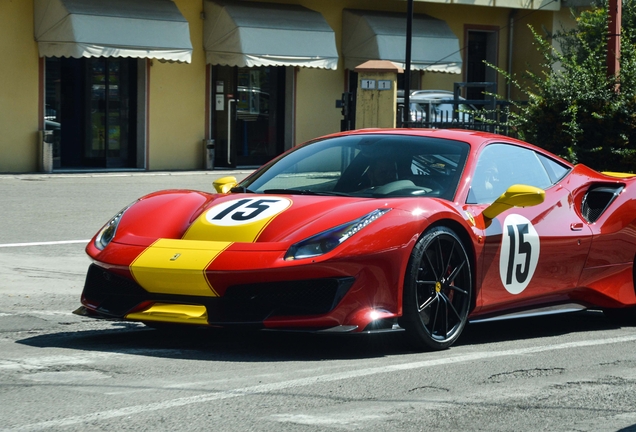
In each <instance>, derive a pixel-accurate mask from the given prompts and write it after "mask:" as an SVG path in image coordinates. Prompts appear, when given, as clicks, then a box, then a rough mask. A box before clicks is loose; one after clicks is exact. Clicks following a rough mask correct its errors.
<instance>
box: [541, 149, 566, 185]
mask: <svg viewBox="0 0 636 432" xmlns="http://www.w3.org/2000/svg"><path fill="white" fill-rule="evenodd" d="M537 156H539V160H540V161H541V163H542V164H543V166H544V167H545V169H546V171H547V172H548V175H549V176H550V180H551V181H552V184H555V183H557V182H558V181H559V180H561V179H562V178H563V177H565V175H566V174H567V173H569V172H570V167H568V166H565V165H562V164H560V163H559V162H557V161H555V160H554V159H550V158H549V157H547V156H544V155H542V154H540V153H537Z"/></svg>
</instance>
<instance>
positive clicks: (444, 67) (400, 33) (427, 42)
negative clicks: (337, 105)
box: [342, 9, 462, 74]
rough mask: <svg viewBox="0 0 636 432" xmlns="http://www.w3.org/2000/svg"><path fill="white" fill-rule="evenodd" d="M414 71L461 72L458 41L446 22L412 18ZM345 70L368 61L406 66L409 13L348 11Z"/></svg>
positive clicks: (344, 25)
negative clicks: (407, 19) (382, 61)
mask: <svg viewBox="0 0 636 432" xmlns="http://www.w3.org/2000/svg"><path fill="white" fill-rule="evenodd" d="M412 29H413V38H412V40H411V69H412V70H423V71H431V72H447V73H456V74H458V73H461V71H462V57H461V55H460V50H459V40H458V39H457V36H455V34H454V33H453V32H452V31H451V29H450V27H449V26H448V24H446V22H445V21H442V20H439V19H436V18H432V17H430V16H428V15H414V16H413V27H412ZM342 52H343V55H344V58H345V68H346V69H350V70H353V69H355V67H356V66H358V65H360V64H362V63H364V62H366V61H368V60H389V61H392V62H393V63H395V64H396V65H398V66H400V67H402V68H404V67H405V63H404V62H405V53H406V14H399V13H390V12H375V11H362V10H351V9H345V10H344V11H343V13H342Z"/></svg>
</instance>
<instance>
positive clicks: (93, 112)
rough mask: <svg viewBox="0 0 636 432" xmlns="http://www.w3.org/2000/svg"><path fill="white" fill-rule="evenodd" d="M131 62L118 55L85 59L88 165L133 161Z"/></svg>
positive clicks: (117, 165)
mask: <svg viewBox="0 0 636 432" xmlns="http://www.w3.org/2000/svg"><path fill="white" fill-rule="evenodd" d="M132 65H134V63H131V62H128V61H126V60H125V59H119V58H103V57H100V58H93V59H89V60H88V67H87V75H88V77H87V81H88V83H89V86H90V88H89V92H88V97H89V101H88V107H89V110H88V112H87V116H88V118H87V124H88V127H87V128H86V132H87V137H86V140H85V148H84V157H85V160H86V162H87V163H88V164H89V165H91V166H104V167H107V168H122V167H128V166H131V162H134V158H132V157H131V156H133V155H134V150H135V146H134V145H133V143H134V134H133V133H132V132H134V130H135V126H136V123H135V121H134V118H131V110H130V109H129V107H130V106H131V105H132V106H135V104H131V99H133V98H134V94H131V93H132V92H131V91H130V90H131V85H130V81H131V75H132V74H131V71H130V69H131V66H132ZM134 76H136V74H134ZM131 129H132V130H131Z"/></svg>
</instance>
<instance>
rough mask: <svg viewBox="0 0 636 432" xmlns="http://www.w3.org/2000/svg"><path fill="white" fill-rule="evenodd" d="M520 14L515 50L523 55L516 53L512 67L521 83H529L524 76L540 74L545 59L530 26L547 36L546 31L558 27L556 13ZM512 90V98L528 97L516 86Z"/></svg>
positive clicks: (517, 22)
mask: <svg viewBox="0 0 636 432" xmlns="http://www.w3.org/2000/svg"><path fill="white" fill-rule="evenodd" d="M568 13H569V12H568ZM518 15H521V16H522V17H523V18H521V19H519V20H518V21H516V22H515V31H514V45H515V52H516V53H523V55H515V56H514V57H513V60H512V69H513V71H514V73H515V78H516V80H517V81H518V82H519V83H521V84H524V85H527V84H528V83H529V82H528V81H527V80H526V79H525V78H524V74H525V72H526V71H531V72H533V73H535V74H540V72H541V69H540V64H541V63H542V61H543V57H542V55H541V54H540V53H539V51H537V46H536V44H535V40H534V36H533V35H532V31H531V30H530V27H532V28H533V29H534V31H535V32H537V33H538V34H539V35H541V36H543V37H545V36H546V31H547V32H550V33H551V32H552V31H554V30H557V29H558V28H553V24H554V23H553V15H554V14H553V13H551V12H536V13H533V14H529V15H526V14H523V13H522V12H521V11H520V12H519V13H518ZM559 28H560V27H559ZM511 91H512V93H511V95H512V99H516V100H526V99H527V95H525V94H524V93H522V92H520V91H519V90H518V89H517V88H516V87H515V86H512V87H511Z"/></svg>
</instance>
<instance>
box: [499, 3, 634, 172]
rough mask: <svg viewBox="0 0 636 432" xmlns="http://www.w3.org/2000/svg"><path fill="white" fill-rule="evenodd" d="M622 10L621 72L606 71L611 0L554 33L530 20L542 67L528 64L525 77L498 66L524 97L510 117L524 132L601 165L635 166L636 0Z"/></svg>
mask: <svg viewBox="0 0 636 432" xmlns="http://www.w3.org/2000/svg"><path fill="white" fill-rule="evenodd" d="M622 10H623V13H622V30H621V56H620V59H619V62H620V73H619V76H618V77H617V78H615V77H608V76H607V65H606V57H607V25H608V14H607V0H601V1H600V2H599V3H598V4H596V5H594V7H593V8H592V9H590V10H586V11H583V12H581V13H580V14H579V15H578V16H576V21H577V27H576V28H575V29H573V30H570V31H560V32H558V33H555V34H554V35H553V36H552V39H548V38H546V37H543V36H541V35H539V34H538V33H537V32H536V31H534V29H532V28H531V31H532V32H533V34H534V39H535V45H536V47H537V49H538V50H539V51H540V52H541V54H542V56H543V57H542V58H543V61H542V64H541V70H540V72H537V73H533V72H530V71H527V72H526V81H525V83H524V84H521V83H520V82H519V81H517V80H515V79H514V77H511V76H509V75H507V74H505V72H503V71H501V70H499V72H501V73H503V74H504V75H506V76H507V78H508V79H509V80H511V82H512V83H513V84H514V85H516V86H517V87H518V88H519V89H520V90H521V91H522V92H523V93H525V95H526V97H527V101H528V102H527V104H515V107H516V109H514V110H513V112H511V114H510V117H509V120H508V126H509V127H512V128H513V129H514V130H515V131H516V132H517V134H518V136H519V137H520V138H521V139H524V140H526V141H529V142H531V143H533V144H536V145H538V146H540V147H542V148H545V149H546V150H549V151H551V152H553V153H555V154H558V155H560V156H562V157H564V158H565V159H568V160H569V161H571V162H573V163H583V164H585V165H588V166H590V167H592V168H595V169H598V170H613V171H629V172H634V171H636V48H635V47H636V0H624V1H623V8H622ZM552 40H554V41H557V42H559V43H560V45H561V52H559V51H557V50H556V49H555V48H554V47H553V46H552V43H551V42H552ZM618 84H620V87H619V88H620V91H616V88H617V85H618Z"/></svg>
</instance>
